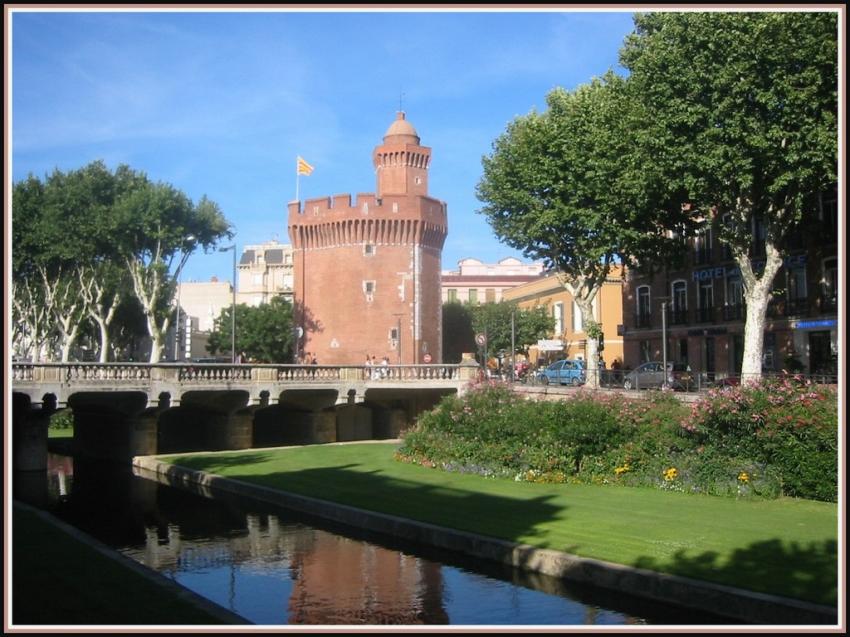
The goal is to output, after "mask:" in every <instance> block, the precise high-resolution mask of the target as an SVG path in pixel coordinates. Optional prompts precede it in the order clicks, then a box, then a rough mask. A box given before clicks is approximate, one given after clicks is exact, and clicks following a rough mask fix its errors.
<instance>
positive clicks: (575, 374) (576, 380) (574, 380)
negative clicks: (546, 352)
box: [537, 359, 586, 385]
mask: <svg viewBox="0 0 850 637" xmlns="http://www.w3.org/2000/svg"><path fill="white" fill-rule="evenodd" d="M537 380H538V382H540V383H542V384H544V385H548V384H549V383H555V384H559V385H581V384H582V383H584V381H585V380H586V372H585V365H584V361H579V360H569V359H563V360H559V361H555V362H554V363H552V364H551V365H549V367H546V368H544V369H541V370H539V371H538V372H537Z"/></svg>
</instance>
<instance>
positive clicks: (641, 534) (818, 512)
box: [163, 443, 838, 605]
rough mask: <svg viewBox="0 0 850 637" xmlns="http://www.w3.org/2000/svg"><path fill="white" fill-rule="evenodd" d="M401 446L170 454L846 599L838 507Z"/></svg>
mask: <svg viewBox="0 0 850 637" xmlns="http://www.w3.org/2000/svg"><path fill="white" fill-rule="evenodd" d="M394 450H395V445H394V444H389V443H387V444H349V445H313V446H307V447H298V448H291V449H276V450H273V449H268V450H263V449H252V450H249V451H242V452H228V453H219V454H209V455H188V456H169V457H163V459H164V460H167V461H170V462H172V463H174V464H179V465H182V466H185V467H190V468H192V469H199V470H203V471H208V472H211V473H215V474H219V475H222V476H227V477H231V478H238V479H240V480H246V481H252V482H256V483H259V484H263V485H266V486H270V487H274V488H278V489H281V490H284V491H289V492H293V493H299V494H302V495H309V496H313V497H317V498H321V499H325V500H330V501H334V502H341V503H345V504H347V505H350V506H354V507H359V508H363V509H369V510H373V511H379V512H383V513H389V514H392V515H397V516H401V517H406V518H411V519H415V520H421V521H425V522H429V523H432V524H437V525H440V526H445V527H450V528H455V529H460V530H464V531H471V532H474V533H478V534H481V535H488V536H492V537H497V538H503V539H506V540H511V541H515V542H521V543H527V544H531V545H534V546H538V547H543V548H551V549H556V550H561V551H566V552H569V553H572V554H575V555H579V556H582V557H590V558H596V559H601V560H606V561H610V562H617V563H620V564H626V565H632V566H638V567H642V568H648V569H652V570H656V571H662V572H666V573H674V574H678V575H684V576H688V577H694V578H697V579H702V580H708V581H714V582H718V583H722V584H729V585H732V586H738V587H742V588H747V589H750V590H755V591H762V592H767V593H775V594H779V595H785V596H789V597H794V598H798V599H804V600H809V601H813V602H817V603H822V604H829V605H834V604H836V600H837V559H838V558H837V552H838V547H837V530H838V517H837V515H838V512H837V506H836V505H835V504H831V503H824V502H815V501H809V500H796V499H791V498H782V499H779V500H735V499H733V498H720V497H712V496H705V495H689V494H684V493H677V492H668V491H662V490H657V489H650V488H645V489H638V488H629V487H617V486H590V485H564V484H531V483H526V482H513V481H511V480H504V479H491V478H482V477H479V476H475V475H466V474H458V473H450V472H445V471H440V470H437V469H427V468H424V467H420V466H418V465H410V464H405V463H401V462H397V461H395V460H394V459H393V451H394Z"/></svg>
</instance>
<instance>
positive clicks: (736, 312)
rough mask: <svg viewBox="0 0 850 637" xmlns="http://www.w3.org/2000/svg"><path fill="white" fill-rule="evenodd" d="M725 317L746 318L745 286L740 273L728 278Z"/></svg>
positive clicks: (731, 318)
mask: <svg viewBox="0 0 850 637" xmlns="http://www.w3.org/2000/svg"><path fill="white" fill-rule="evenodd" d="M723 318H724V319H725V320H727V321H735V320H740V319H743V318H744V286H743V283H742V282H741V277H740V275H733V276H730V277H727V278H726V305H725V307H724V308H723Z"/></svg>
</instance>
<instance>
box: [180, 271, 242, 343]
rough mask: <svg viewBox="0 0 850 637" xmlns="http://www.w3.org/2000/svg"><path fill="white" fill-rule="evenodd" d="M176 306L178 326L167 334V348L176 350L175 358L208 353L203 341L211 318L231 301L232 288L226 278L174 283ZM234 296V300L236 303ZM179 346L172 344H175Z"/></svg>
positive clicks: (228, 305)
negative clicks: (177, 308)
mask: <svg viewBox="0 0 850 637" xmlns="http://www.w3.org/2000/svg"><path fill="white" fill-rule="evenodd" d="M175 301H176V302H177V303H179V305H180V328H179V333H178V334H177V335H176V336H175V335H174V333H173V331H172V335H171V343H170V350H171V352H172V354H173V352H174V351H175V349H176V350H177V352H178V353H177V356H176V357H174V358H176V359H177V360H188V359H192V358H204V357H207V356H209V353H208V352H207V341H208V340H209V334H210V332H212V330H213V327H214V323H215V319H217V318H218V316H219V315H220V314H221V311H222V310H223V309H224V308H227V307H230V306H231V305H232V304H233V288H232V287H231V285H230V282H229V281H219V280H218V279H217V278H216V277H212V279H210V280H209V281H184V282H182V283H180V284H179V285H178V286H177V298H176V299H175ZM238 302H239V301H238V299H237V303H238ZM176 343H179V344H180V345H179V346H176V347H175V344H176Z"/></svg>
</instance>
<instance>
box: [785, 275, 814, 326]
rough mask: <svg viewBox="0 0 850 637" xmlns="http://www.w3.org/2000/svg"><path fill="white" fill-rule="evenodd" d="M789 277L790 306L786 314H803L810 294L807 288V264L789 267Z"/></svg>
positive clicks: (786, 309)
mask: <svg viewBox="0 0 850 637" xmlns="http://www.w3.org/2000/svg"><path fill="white" fill-rule="evenodd" d="M787 279H788V307H787V308H785V312H786V314H789V315H790V314H803V313H805V311H806V305H807V300H808V298H807V297H808V294H807V290H806V266H798V267H793V268H789V270H788V272H787Z"/></svg>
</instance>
